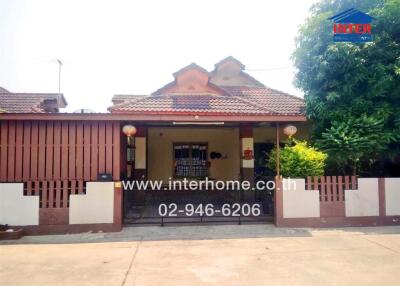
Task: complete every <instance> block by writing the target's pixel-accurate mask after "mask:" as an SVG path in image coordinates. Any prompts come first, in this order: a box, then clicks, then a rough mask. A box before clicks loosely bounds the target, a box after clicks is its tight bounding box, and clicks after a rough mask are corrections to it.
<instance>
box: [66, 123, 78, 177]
mask: <svg viewBox="0 0 400 286" xmlns="http://www.w3.org/2000/svg"><path fill="white" fill-rule="evenodd" d="M68 140H69V144H68V166H69V171H68V178H75V175H76V172H75V171H76V161H75V157H76V156H75V155H76V154H75V152H76V123H75V122H70V123H69V138H68ZM65 179H67V178H65Z"/></svg>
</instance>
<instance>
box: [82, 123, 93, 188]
mask: <svg viewBox="0 0 400 286" xmlns="http://www.w3.org/2000/svg"><path fill="white" fill-rule="evenodd" d="M91 129H92V128H91V124H90V123H89V122H85V123H84V124H83V144H84V146H83V162H84V166H83V179H84V180H85V181H90V164H91V149H92V146H91Z"/></svg>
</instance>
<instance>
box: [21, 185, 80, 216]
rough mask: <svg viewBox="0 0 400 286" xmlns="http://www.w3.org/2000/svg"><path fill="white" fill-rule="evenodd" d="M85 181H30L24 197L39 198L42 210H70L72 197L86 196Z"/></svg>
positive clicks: (25, 188)
mask: <svg viewBox="0 0 400 286" xmlns="http://www.w3.org/2000/svg"><path fill="white" fill-rule="evenodd" d="M85 193H86V183H85V182H84V181H83V180H62V181H61V180H59V181H28V182H25V183H24V195H26V196H39V201H40V203H39V207H40V208H41V209H52V208H69V198H70V195H74V194H85Z"/></svg>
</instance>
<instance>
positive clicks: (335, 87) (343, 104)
mask: <svg viewBox="0 0 400 286" xmlns="http://www.w3.org/2000/svg"><path fill="white" fill-rule="evenodd" d="M350 8H356V9H359V10H361V11H363V12H366V13H369V15H371V16H373V17H375V18H376V21H374V22H373V25H372V33H373V42H369V43H334V42H333V36H332V23H331V21H329V20H327V19H328V18H329V17H331V16H333V15H335V14H337V13H339V12H341V11H344V10H346V9H350ZM293 59H294V63H295V66H296V68H297V73H296V81H295V82H296V85H297V86H298V87H299V88H301V89H302V90H303V91H304V98H305V101H306V110H307V115H308V117H309V118H310V119H311V121H312V122H313V126H314V128H313V139H314V140H316V141H318V140H322V141H323V140H325V141H326V142H325V143H322V141H320V143H321V144H320V146H321V147H322V148H328V149H327V150H329V153H330V155H331V156H330V158H331V159H337V160H336V161H337V162H341V163H342V164H352V166H353V167H354V164H355V161H357V160H376V159H382V160H383V159H385V158H393V157H395V156H400V148H399V146H400V138H399V136H398V134H399V133H400V132H399V131H400V120H399V118H400V0H368V1H365V0H362V1H361V0H342V1H341V0H332V1H321V2H319V3H317V4H315V5H314V6H313V7H312V8H311V16H310V17H309V18H308V19H307V20H306V22H305V23H304V24H303V26H302V27H301V28H300V31H299V36H298V37H297V39H296V49H295V51H294V53H293ZM361 118H363V119H361ZM373 122H375V123H378V122H379V124H375V123H373ZM360 124H361V126H364V127H365V128H364V127H363V128H364V129H363V130H362V131H358V130H357V128H359V127H360V126H359V125H360ZM369 124H372V125H371V128H368V127H367V126H369ZM340 132H347V133H346V134H349V136H352V138H355V137H353V136H356V135H355V134H357V133H358V135H359V136H362V137H365V138H385V140H373V141H371V142H370V144H369V149H372V150H373V149H376V150H378V152H364V151H363V152H362V153H363V154H360V153H358V155H357V157H358V159H355V158H353V157H352V158H351V159H349V160H343V156H345V155H343V154H344V152H341V153H340V152H333V150H334V149H336V150H339V149H340V146H343V144H344V142H345V140H347V139H346V138H347V137H346V136H347V135H344V134H341V135H340ZM340 138H341V139H340ZM364 141H365V140H359V139H357V140H355V141H353V143H352V144H351V148H350V147H349V150H355V149H357V150H365V149H364V144H365V142H364ZM357 144H360V146H357ZM389 151H391V152H389ZM346 152H347V151H346ZM347 154H348V155H349V156H350V155H354V154H352V153H351V152H350V151H349V152H347ZM330 161H334V160H330ZM357 164H358V167H359V166H360V163H357ZM342 167H343V166H342ZM353 169H354V168H353ZM356 169H357V168H356Z"/></svg>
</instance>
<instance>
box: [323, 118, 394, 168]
mask: <svg viewBox="0 0 400 286" xmlns="http://www.w3.org/2000/svg"><path fill="white" fill-rule="evenodd" d="M382 130H384V120H383V119H379V120H376V119H375V118H373V117H366V116H362V117H360V118H356V119H354V118H350V119H349V120H348V121H343V122H338V121H335V122H333V123H332V126H331V128H329V129H327V130H326V131H325V132H323V133H322V138H321V139H319V140H318V141H317V145H318V146H319V147H320V148H321V149H322V150H325V151H326V152H327V153H328V154H329V157H331V158H335V160H336V162H335V163H336V164H337V165H338V166H339V167H340V166H346V165H349V166H350V167H351V169H352V171H353V172H352V173H353V175H355V174H357V173H358V170H359V168H360V163H361V162H362V161H363V160H369V163H370V164H372V163H374V161H375V158H376V157H377V156H379V154H380V153H381V152H383V151H384V150H385V149H386V146H387V144H388V143H390V142H391V141H393V138H392V136H393V135H392V134H391V133H390V132H382Z"/></svg>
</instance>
